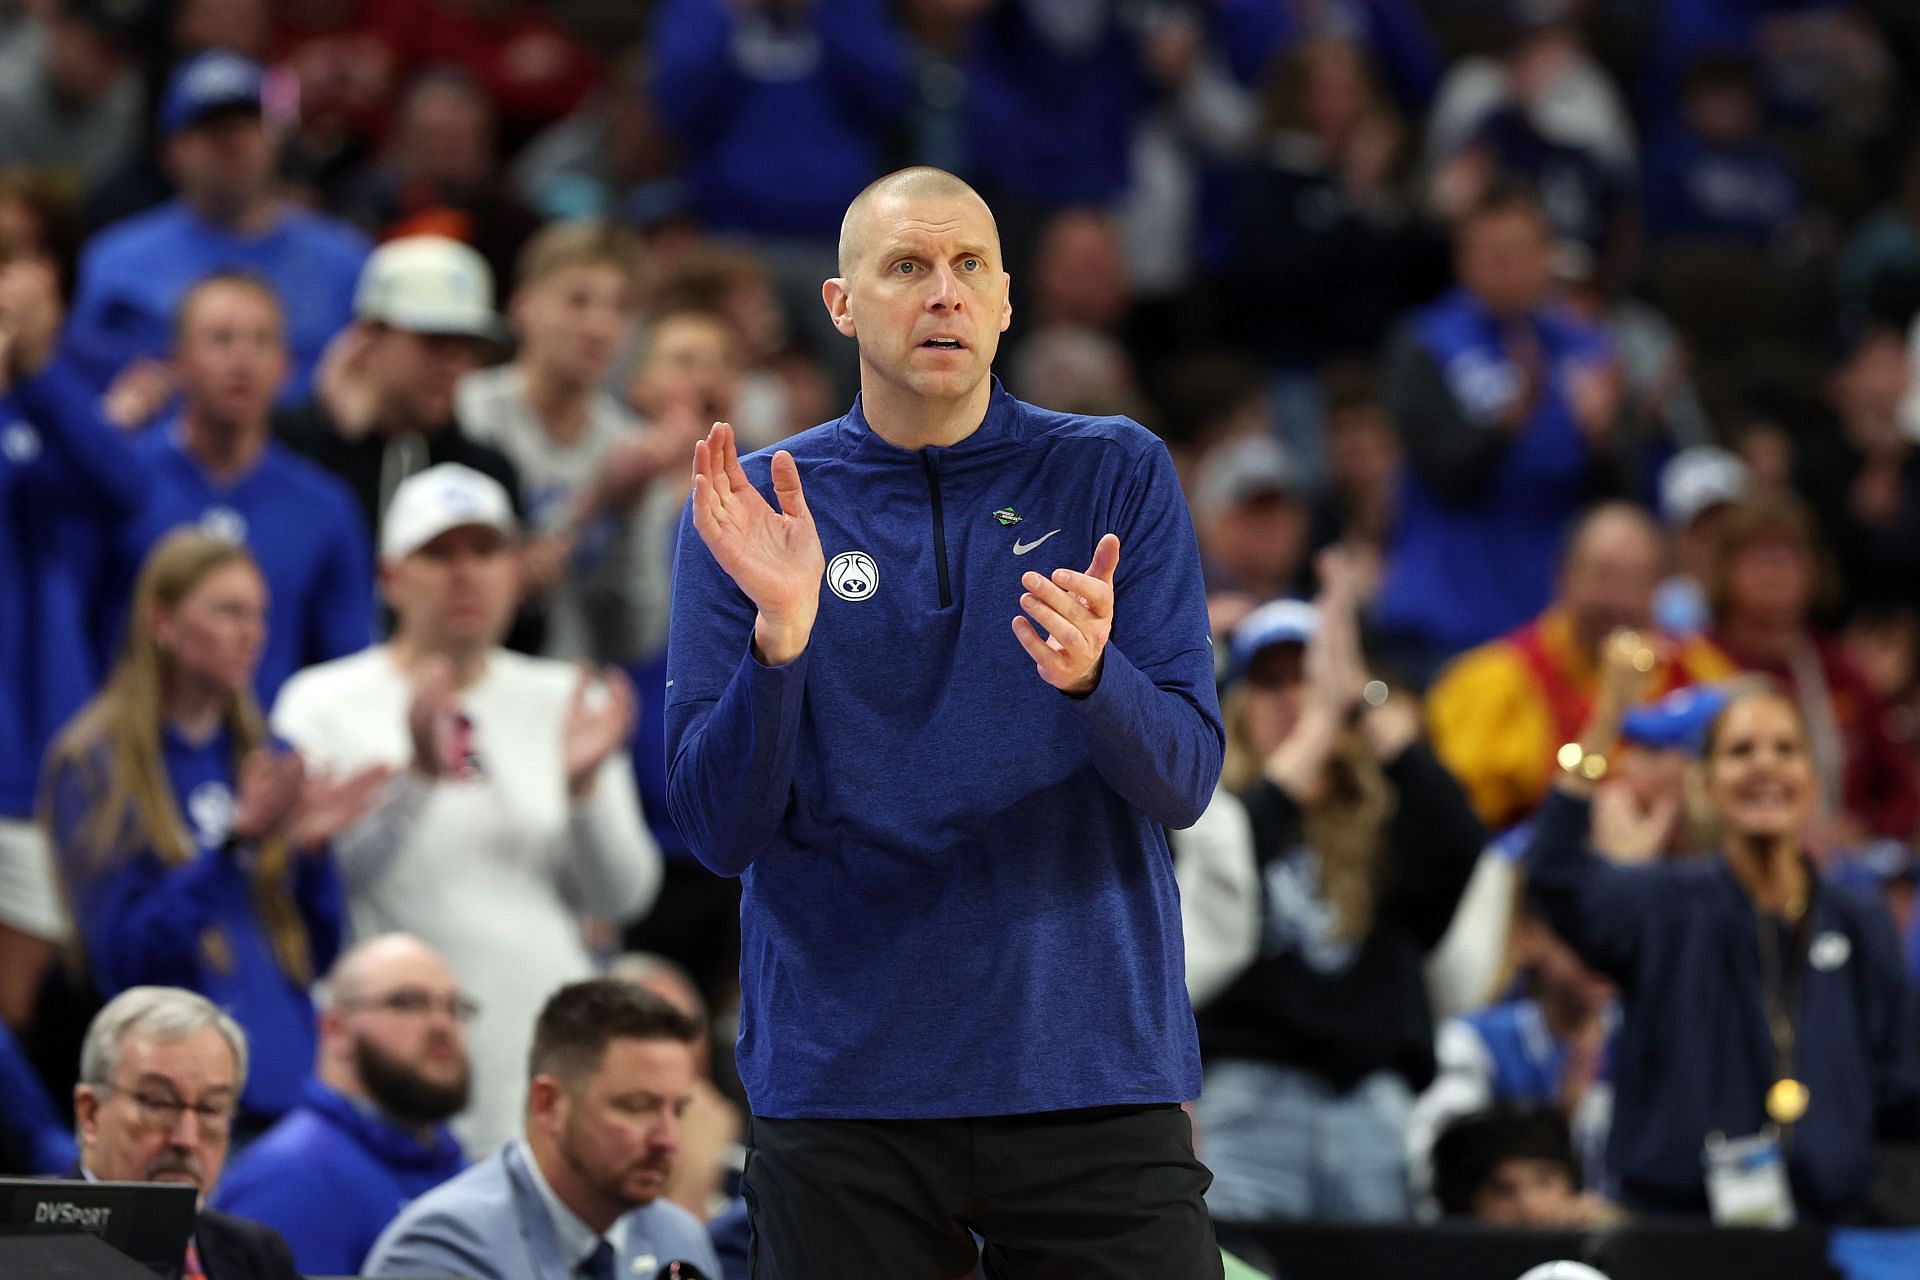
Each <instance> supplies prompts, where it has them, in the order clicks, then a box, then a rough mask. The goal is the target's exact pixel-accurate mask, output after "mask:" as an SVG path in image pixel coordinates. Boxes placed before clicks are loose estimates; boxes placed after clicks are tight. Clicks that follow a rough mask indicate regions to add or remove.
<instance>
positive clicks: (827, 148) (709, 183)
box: [652, 0, 911, 240]
mask: <svg viewBox="0 0 1920 1280" xmlns="http://www.w3.org/2000/svg"><path fill="white" fill-rule="evenodd" d="M798 8H799V9H800V12H799V13H797V14H796V15H795V16H794V17H792V18H791V19H788V20H787V21H784V22H779V21H775V20H774V19H773V18H771V17H769V16H767V15H765V14H760V13H755V12H754V11H753V10H752V8H750V7H746V6H741V5H738V4H735V3H732V0H667V2H666V3H665V4H662V5H660V6H659V11H658V13H657V14H656V15H655V17H654V20H653V33H652V35H653V59H652V64H653V67H654V73H653V85H652V91H653V101H654V104H655V106H656V107H657V108H658V109H659V111H660V114H661V116H662V117H663V118H664V119H665V120H666V122H667V123H668V125H669V126H670V127H671V128H672V129H673V131H674V133H675V134H677V135H678V136H679V138H680V140H681V141H682V143H683V144H684V145H685V146H686V148H687V151H688V164H687V179H688V182H689V184H690V185H691V187H692V188H693V204H694V209H695V211H696V212H697V213H698V214H699V216H700V222H701V225H702V226H706V227H711V228H713V229H715V230H721V231H746V232H753V233H757V234H763V235H792V236H811V237H815V238H819V239H824V240H831V239H832V238H833V237H834V236H836V235H838V234H839V231H840V219H841V216H842V215H843V214H845V213H846V209H847V205H848V204H849V203H850V202H851V201H852V200H853V198H854V197H855V196H856V195H858V194H860V188H862V187H864V186H866V185H867V183H868V182H870V181H872V180H873V179H874V178H876V177H878V176H879V175H880V174H881V173H882V172H883V171H884V170H885V169H886V168H887V166H885V165H883V164H882V163H881V159H882V150H883V144H884V143H885V142H886V140H887V133H888V131H889V129H890V128H892V127H893V125H892V122H893V121H896V120H897V119H899V117H900V116H901V115H902V114H903V113H904V112H905V111H906V108H907V100H908V95H909V92H910V88H911V81H910V76H911V69H910V67H909V64H908V60H907V52H906V46H905V43H904V42H903V40H902V39H901V36H900V33H899V30H898V29H897V28H896V26H895V25H894V21H893V18H892V16H891V15H890V14H889V13H888V12H887V6H886V5H884V4H881V3H879V0H835V3H833V4H822V5H811V6H798Z"/></svg>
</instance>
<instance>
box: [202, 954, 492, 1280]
mask: <svg viewBox="0 0 1920 1280" xmlns="http://www.w3.org/2000/svg"><path fill="white" fill-rule="evenodd" d="M473 1009H474V1006H473V1002H472V1001H470V1000H469V999H468V998H467V997H466V996H465V995H463V994H462V993H461V991H460V986H459V984H458V983H457V982H456V981H455V980H454V977H453V971H452V970H451V969H449V968H447V962H446V961H445V960H444V959H442V958H441V956H440V953H439V952H437V951H435V950H434V949H433V948H432V947H429V946H428V945H427V944H426V943H424V942H422V941H420V940H419V939H418V938H414V937H411V936H409V935H407V934H400V933H392V934H385V935H383V936H380V937H376V938H369V939H368V940H367V941H365V942H362V943H360V944H359V945H358V946H356V947H354V948H353V949H352V950H351V951H348V952H347V953H346V954H345V955H343V956H341V957H340V959H339V961H338V962H336V963H335V965H334V967H333V972H332V973H331V974H330V975H329V976H328V979H327V999H326V1003H325V1008H324V1010H323V1011H322V1013H321V1014H320V1050H319V1061H318V1062H317V1063H316V1064H315V1067H314V1075H315V1079H314V1080H312V1081H310V1082H309V1083H308V1085H307V1093H306V1097H305V1098H304V1099H303V1100H302V1102H301V1103H300V1105H299V1106H297V1107H295V1108H294V1109H293V1110H292V1111H290V1112H288V1113H287V1114H286V1115H285V1116H284V1117H283V1118H282V1119H281V1120H280V1122H279V1123H278V1124H276V1125H274V1126H273V1128H271V1129H269V1130H268V1131H267V1132H266V1134H265V1135H263V1136H262V1137H261V1138H260V1140H259V1141H258V1142H256V1143H254V1144H253V1145H252V1146H250V1147H248V1148H247V1149H246V1150H245V1151H244V1152H243V1153H242V1154H241V1155H240V1157H239V1159H237V1160H235V1161H234V1163H233V1165H232V1167H231V1168H230V1169H229V1170H228V1172H227V1176H226V1178H225V1180H223V1181H222V1182H221V1184H220V1191H219V1195H218V1197H217V1201H218V1207H220V1208H221V1209H224V1210H226V1211H227V1212H229V1213H232V1214H235V1215H237V1216H239V1217H242V1218H251V1219H253V1220H254V1221H256V1222H264V1223H266V1224H268V1225H269V1226H272V1227H273V1228H274V1229H275V1230H277V1231H279V1232H280V1234H281V1235H283V1236H285V1237H286V1239H287V1243H288V1244H290V1245H291V1246H293V1256H294V1261H295V1262H296V1263H297V1264H298V1265H299V1268H300V1270H301V1272H302V1273H304V1274H306V1275H353V1274H356V1273H358V1272H359V1270H360V1264H361V1263H362V1262H363V1261H364V1260H365V1259H366V1256H367V1254H368V1253H369V1252H370V1251H371V1250H372V1248H373V1242H374V1241H375V1240H376V1239H378V1238H379V1235H380V1232H381V1231H382V1230H383V1229H384V1228H385V1227H386V1225H387V1224H388V1223H389V1222H391V1221H392V1220H393V1219H394V1217H395V1216H396V1215H398V1214H399V1212H400V1210H401V1209H402V1208H403V1207H404V1206H405V1205H406V1203H407V1202H408V1201H409V1200H412V1199H413V1198H414V1197H416V1196H419V1195H421V1194H422V1193H424V1192H426V1191H429V1190H431V1189H432V1188H434V1187H436V1186H439V1185H440V1184H441V1183H442V1182H445V1181H446V1180H447V1179H448V1178H451V1177H452V1176H453V1175H454V1174H456V1173H459V1172H460V1171H461V1170H462V1169H463V1168H465V1167H466V1161H465V1160H464V1159H463V1158H462V1156H461V1154H460V1144H459V1142H458V1141H456V1140H455V1138H454V1136H453V1133H452V1131H451V1130H450V1129H448V1127H447V1125H446V1121H447V1120H448V1119H449V1118H451V1117H452V1116H453V1115H455V1114H456V1113H458V1112H459V1111H460V1110H461V1109H462V1108H464V1107H465V1106H466V1104H467V1086H468V1071H467V1039H466V1030H465V1024H466V1021H467V1019H468V1018H469V1017H470V1016H472V1013H473Z"/></svg>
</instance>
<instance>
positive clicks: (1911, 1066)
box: [1527, 789, 1920, 1222]
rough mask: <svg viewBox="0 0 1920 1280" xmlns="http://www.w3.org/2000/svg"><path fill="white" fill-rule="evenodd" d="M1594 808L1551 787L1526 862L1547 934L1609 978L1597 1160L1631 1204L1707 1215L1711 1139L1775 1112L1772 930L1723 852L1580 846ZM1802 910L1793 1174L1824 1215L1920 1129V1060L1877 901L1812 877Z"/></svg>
mask: <svg viewBox="0 0 1920 1280" xmlns="http://www.w3.org/2000/svg"><path fill="white" fill-rule="evenodd" d="M1588 820H1589V806H1588V805H1587V804H1586V803H1585V802H1584V801H1579V800H1574V799H1572V798H1571V797H1569V796H1567V795H1565V794H1563V793H1562V792H1560V791H1559V790H1557V789H1556V790H1555V791H1553V792H1552V793H1550V794H1549V795H1548V797H1547V799H1546V801H1545V802H1544V803H1543V804H1542V805H1541V806H1540V810H1539V813H1538V815H1537V816H1536V818H1535V820H1534V835H1533V847H1532V849H1531V850H1530V851H1529V854H1528V859H1529V862H1528V873H1527V874H1528V879H1529V883H1530V884H1531V886H1532V888H1533V891H1534V893H1535V895H1536V896H1537V897H1538V899H1539V902H1540V905H1541V908H1542V909H1543V910H1544V911H1545V913H1546V915H1547V919H1548V922H1549V923H1551V924H1552V926H1553V928H1554V930H1555V931H1556V932H1557V933H1559V934H1560V936H1561V937H1563V938H1565V939H1566V940H1567V942H1568V943H1569V945H1571V946H1572V947H1573V948H1574V950H1575V951H1577V952H1578V953H1579V954H1580V957H1581V959H1583V960H1585V961H1586V962H1587V963H1588V964H1590V965H1592V966H1593V967H1594V968H1596V969H1598V970H1599V971H1600V972H1602V973H1604V974H1606V975H1607V976H1608V977H1609V978H1611V979H1613V981H1614V982H1615V983H1617V984H1618V985H1619V988H1620V1005H1621V1019H1620V1028H1619V1032H1618V1034H1617V1035H1616V1037H1615V1039H1614V1047H1613V1085H1614V1109H1613V1132H1612V1135H1611V1137H1610V1139H1609V1141H1608V1146H1607V1166H1608V1168H1609V1169H1611V1170H1612V1172H1613V1176H1614V1177H1615V1178H1616V1179H1618V1182H1619V1189H1620V1195H1621V1198H1622V1200H1623V1201H1624V1202H1625V1203H1626V1204H1627V1205H1628V1206H1629V1207H1630V1208H1634V1209H1638V1210H1643V1211H1646V1212H1654V1213H1677V1214H1702V1215H1704V1214H1705V1213H1706V1211H1707V1196H1706V1184H1705V1176H1704V1173H1703V1170H1702V1164H1701V1155H1702V1151H1703V1149H1704V1147H1705V1144H1706V1139H1707V1135H1708V1134H1709V1133H1714V1132H1719V1133H1721V1134H1723V1135H1724V1136H1726V1137H1727V1138H1743V1137H1747V1136H1748V1135H1750V1134H1754V1133H1757V1132H1759V1131H1760V1129H1761V1128H1762V1127H1763V1126H1764V1125H1766V1124H1767V1123H1768V1121H1767V1115H1766V1094H1767V1089H1768V1087H1769V1086H1770V1085H1771V1084H1772V1083H1773V1081H1774V1080H1775V1078H1776V1075H1775V1061H1774V1043H1773V1038H1772V1036H1771V1034H1770V1033H1769V1031H1768V1027H1767V1014H1766V1001H1765V998H1764V996H1763V986H1762V976H1761V972H1762V971H1761V950H1760V934H1759V930H1760V929H1761V928H1762V927H1771V928H1776V929H1777V928H1778V927H1779V926H1778V924H1777V922H1773V921H1771V919H1769V921H1768V923H1767V924H1766V925H1764V926H1763V925H1762V922H1761V919H1760V917H1759V916H1758V914H1757V913H1756V912H1755V910H1754V906H1753V903H1752V900H1751V899H1749V898H1748V897H1747V895H1746V893H1745V891H1744V890H1743V889H1741V887H1740V884H1739V882H1738V881H1736V880H1735V879H1734V877H1733V873H1732V872H1731V871H1730V870H1729V869H1728V868H1727V865H1726V863H1725V862H1724V861H1722V860H1721V859H1719V858H1708V859H1695V860H1693V861H1690V862H1680V863H1657V864H1651V865H1645V866H1632V867H1622V866H1615V865H1613V864H1612V863H1610V862H1608V861H1607V860H1606V859H1605V858H1603V857H1601V856H1600V855H1599V854H1597V853H1595V852H1594V851H1593V850H1591V849H1590V848H1588V847H1587V844H1586V838H1587V827H1588ZM1807 912H1808V914H1807V922H1808V923H1807V928H1806V938H1807V940H1806V943H1805V951H1804V952H1803V959H1802V961H1801V963H1800V965H1799V966H1798V967H1799V968H1800V969H1801V971H1802V973H1803V977H1802V978H1801V982H1800V995H1799V1001H1798V1007H1797V1008H1795V1009H1794V1010H1793V1022H1794V1031H1795V1034H1794V1062H1793V1074H1794V1076H1795V1077H1796V1078H1797V1079H1799V1080H1800V1081H1801V1082H1802V1083H1804V1084H1805V1085H1806V1086H1807V1090H1808V1105H1807V1111H1806V1114H1805V1115H1804V1116H1803V1117H1802V1118H1801V1119H1800V1120H1799V1122H1798V1123H1796V1124H1795V1125H1794V1126H1793V1129H1792V1134H1791V1139H1790V1145H1789V1146H1788V1148H1787V1152H1786V1154H1787V1173H1788V1177H1789V1180H1790V1182H1791V1184H1792V1187H1793V1198H1794V1204H1795V1207H1796V1208H1797V1209H1798V1211H1799V1214H1800V1216H1801V1217H1802V1218H1803V1219H1812V1220H1814V1221H1829V1222H1830V1221H1835V1220H1840V1219H1844V1218H1845V1217H1846V1216H1847V1215H1848V1214H1849V1213H1851V1212H1853V1211H1856V1210H1858V1209H1860V1208H1862V1207H1864V1202H1865V1199H1866V1195H1867V1190H1868V1183H1869V1181H1870V1179H1871V1175H1872V1152H1873V1141H1874V1138H1875V1137H1876V1136H1890V1137H1891V1136H1898V1137H1903V1138H1906V1139H1907V1140H1912V1138H1913V1136H1914V1135H1915V1134H1916V1133H1920V1064H1916V1062H1915V1046H1914V1038H1913V1031H1912V1023H1911V1021H1910V1019H1909V1016H1908V999H1907V985H1906V977H1905V974H1904V972H1903V970H1902V967H1901V960H1900V948H1899V943H1898V941H1897V940H1896V939H1895V937H1894V931H1893V922H1892V920H1891V918H1890V917H1889V916H1888V914H1887V910H1886V908H1885V907H1884V906H1883V905H1882V904H1881V903H1879V902H1877V901H1874V900H1873V899H1871V898H1867V897H1862V896H1860V895H1857V894H1855V893H1854V892H1853V891H1851V890H1849V889H1847V888H1846V887H1845V886H1843V885H1840V884H1838V883H1836V882H1835V881H1833V880H1832V879H1830V878H1827V877H1821V878H1820V879H1819V880H1818V883H1817V887H1816V890H1815V892H1814V894H1813V896H1812V900H1811V901H1810V903H1809V905H1808V908H1807ZM1781 943H1782V945H1781V948H1780V951H1779V952H1778V953H1777V954H1780V955H1782V956H1783V957H1785V956H1786V955H1787V954H1788V951H1789V947H1788V945H1787V940H1786V939H1785V938H1783V939H1782V940H1781ZM1785 985H1787V984H1783V987H1784V986H1785Z"/></svg>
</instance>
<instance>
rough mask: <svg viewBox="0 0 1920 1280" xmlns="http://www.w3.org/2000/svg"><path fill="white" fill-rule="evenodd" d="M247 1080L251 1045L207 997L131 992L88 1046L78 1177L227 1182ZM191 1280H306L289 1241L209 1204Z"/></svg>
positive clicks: (202, 1185)
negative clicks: (225, 1170)
mask: <svg viewBox="0 0 1920 1280" xmlns="http://www.w3.org/2000/svg"><path fill="white" fill-rule="evenodd" d="M246 1083H247V1038H246V1035H245V1034H244V1033H243V1032H242V1031H241V1030H240V1026H239V1024H238V1023H236V1022H235V1021H234V1020H233V1019H232V1018H229V1017H228V1016H227V1015H226V1014H224V1013H222V1012H220V1010H219V1009H218V1008H217V1007H216V1006H215V1005H214V1004H213V1002H212V1001H210V1000H208V999H207V998H206V997H205V996H202V995H198V994H196V993H195V992H192V991H182V990H179V989H178V988H175V987H129V988H127V989H126V990H125V991H122V992H121V993H120V994H119V995H117V996H115V997H114V998H113V999H112V1000H109V1001H108V1002H107V1006H106V1008H104V1009H102V1010H100V1012H99V1013H98V1014H96V1015H95V1016H94V1019H93V1022H92V1024H91V1025H90V1026H88V1028H87V1038H86V1040H85V1042H84V1043H83V1044H82V1045H81V1048H80V1082H79V1083H78V1084H76V1085H75V1086H74V1087H73V1113H74V1120H75V1128H76V1133H77V1135H78V1137H79V1140H80V1167H79V1169H77V1170H76V1171H75V1173H74V1176H75V1177H81V1178H85V1179H87V1180H88V1181H89V1182H174V1183H186V1184H187V1185H189V1186H192V1187H194V1188H195V1189H196V1190H198V1191H199V1193H200V1196H201V1203H202V1204H203V1205H204V1204H205V1199H206V1195H207V1193H208V1192H209V1191H211V1190H212V1189H213V1186H214V1184H215V1183H217V1182H219V1181H220V1169H221V1166H222V1165H224V1164H226V1162H227V1139H228V1138H229V1136H230V1135H231V1134H232V1132H233V1116H234V1111H235V1109H236V1108H237V1107H238V1106H239V1105H240V1091H241V1089H243V1088H244V1087H245V1086H246ZM181 1274H182V1280H299V1276H298V1274H297V1273H296V1272H295V1271H294V1268H293V1259H292V1257H290V1256H289V1255H288V1253H287V1244H286V1241H284V1240H282V1239H281V1238H280V1237H279V1236H277V1235H275V1234H274V1233H273V1232H272V1231H270V1230H269V1229H267V1228H266V1227H263V1226H261V1225H260V1224H258V1223H255V1222H245V1221H242V1220H241V1219H239V1218H235V1217H230V1216H228V1215H227V1214H224V1213H217V1212H215V1211H214V1210H212V1209H206V1208H202V1209H201V1211H200V1214H199V1216H198V1217H197V1218H195V1220H194V1224H193V1236H192V1238H191V1239H190V1240H189V1241H188V1242H187V1256H186V1259H185V1266H184V1269H183V1270H182V1273H181Z"/></svg>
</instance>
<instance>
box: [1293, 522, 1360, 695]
mask: <svg viewBox="0 0 1920 1280" xmlns="http://www.w3.org/2000/svg"><path fill="white" fill-rule="evenodd" d="M1314 569H1315V571H1316V572H1317V573H1318V574H1319V576H1320V594H1319V595H1318V596H1316V597H1314V601H1313V610H1314V614H1315V616H1316V618H1317V620H1318V621H1317V624H1316V625H1315V627H1314V632H1313V637H1312V638H1311V639H1309V640H1308V641H1307V647H1306V651H1305V652H1304V653H1303V654H1302V655H1301V657H1300V678H1301V680H1302V681H1303V682H1304V684H1305V686H1306V695H1307V698H1308V700H1309V701H1310V702H1312V703H1313V704H1314V705H1315V706H1316V707H1317V708H1318V709H1320V710H1322V711H1324V712H1326V713H1327V714H1328V715H1330V716H1332V717H1333V718H1334V719H1335V720H1338V721H1345V719H1346V718H1347V717H1348V716H1349V715H1351V714H1352V713H1353V710H1354V708H1355V707H1357V706H1359V705H1360V693H1361V690H1362V689H1364V688H1365V687H1366V683H1367V663H1366V659H1365V658H1364V657H1362V656H1361V653H1360V619H1359V614H1358V610H1359V601H1358V599H1357V596H1358V584H1357V583H1356V582H1355V581H1354V574H1353V572H1352V566H1351V565H1350V564H1349V563H1348V560H1347V557H1346V555H1345V553H1344V552H1341V551H1339V550H1337V549H1331V548H1330V549H1328V550H1326V551H1323V552H1321V553H1320V556H1319V557H1318V559H1316V560H1315V561H1314Z"/></svg>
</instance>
